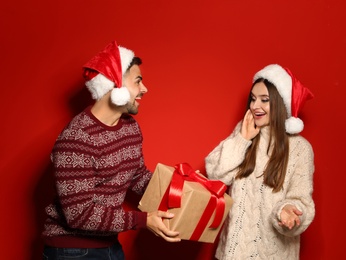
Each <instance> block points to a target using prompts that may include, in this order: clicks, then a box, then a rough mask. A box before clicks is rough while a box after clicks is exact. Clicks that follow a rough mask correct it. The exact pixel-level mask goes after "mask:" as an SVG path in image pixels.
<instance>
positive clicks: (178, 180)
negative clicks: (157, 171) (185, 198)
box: [159, 163, 227, 241]
mask: <svg viewBox="0 0 346 260" xmlns="http://www.w3.org/2000/svg"><path fill="white" fill-rule="evenodd" d="M174 168H175V170H174V172H173V176H172V180H171V184H170V186H169V187H168V188H167V190H166V192H165V194H164V196H163V198H162V199H161V203H160V205H159V210H162V211H167V210H168V209H169V208H180V206H181V197H182V193H183V186H184V181H191V182H198V183H200V184H202V185H203V186H204V187H205V188H206V189H207V190H208V191H209V192H210V193H211V197H210V199H209V202H208V204H207V206H206V208H205V210H204V212H203V214H202V216H201V218H200V220H199V222H198V224H197V226H196V228H195V230H194V232H193V234H192V235H191V237H190V239H191V240H196V241H197V240H198V239H199V238H200V236H201V235H202V233H203V231H204V229H205V227H206V226H207V225H208V222H209V219H210V218H211V216H212V215H213V212H214V211H215V217H214V220H213V222H212V224H211V225H210V226H209V228H217V227H218V226H219V225H220V224H221V221H222V218H223V215H224V212H225V200H224V197H223V195H224V193H225V191H226V188H227V187H226V185H225V184H224V183H223V182H221V181H218V180H208V179H206V178H203V177H202V176H200V175H198V174H197V173H196V172H195V171H194V170H193V169H192V167H191V166H190V165H189V164H187V163H181V164H177V165H175V167H174Z"/></svg>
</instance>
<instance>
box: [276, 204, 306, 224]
mask: <svg viewBox="0 0 346 260" xmlns="http://www.w3.org/2000/svg"><path fill="white" fill-rule="evenodd" d="M301 215H303V212H301V211H300V210H298V209H297V208H296V207H295V206H293V205H290V204H288V205H286V206H285V207H284V208H283V209H282V211H281V214H280V222H279V225H280V226H285V227H287V228H288V229H292V228H294V227H295V226H296V225H297V226H299V225H300V218H299V216H301Z"/></svg>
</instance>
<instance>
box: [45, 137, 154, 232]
mask: <svg viewBox="0 0 346 260" xmlns="http://www.w3.org/2000/svg"><path fill="white" fill-rule="evenodd" d="M82 134H84V135H85V133H82V132H81V134H80V136H82ZM84 139H85V140H87V138H86V135H85V138H84ZM85 140H83V139H81V138H74V139H72V138H66V139H64V138H62V139H60V140H57V142H56V144H55V147H54V149H53V152H52V156H51V157H52V161H53V164H54V168H55V183H56V188H57V192H58V200H59V205H60V206H59V208H60V209H59V210H61V213H62V214H63V216H64V222H65V226H66V228H72V229H74V230H80V231H81V232H93V233H95V232H96V233H98V232H99V233H102V234H104V233H119V232H122V231H126V230H131V229H136V228H139V227H144V226H146V213H143V212H139V211H131V210H124V208H123V202H124V200H125V196H126V191H127V189H128V186H129V183H130V182H131V178H132V177H131V176H128V173H127V172H119V174H117V175H115V177H112V179H107V175H110V174H111V173H112V171H114V168H112V161H111V160H110V161H109V162H108V161H107V158H102V160H100V159H98V158H97V155H95V154H94V153H93V152H92V150H93V149H92V148H91V147H90V143H88V142H87V141H85ZM105 164H107V165H111V166H109V168H107V167H104V166H103V165H105ZM102 167H104V168H102ZM101 168H102V169H103V173H102V174H101V173H100V171H99V169H101ZM113 176H114V175H113ZM146 178H148V176H147V175H146ZM142 183H144V181H142Z"/></svg>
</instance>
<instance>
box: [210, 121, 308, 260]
mask: <svg viewBox="0 0 346 260" xmlns="http://www.w3.org/2000/svg"><path fill="white" fill-rule="evenodd" d="M240 126H241V125H240V123H239V124H238V125H237V127H236V129H235V130H234V132H233V133H232V134H231V135H230V136H229V137H228V138H226V139H225V140H223V141H222V142H221V143H220V144H219V145H218V146H217V147H216V148H215V149H214V150H213V151H212V152H211V153H210V154H209V155H208V156H207V158H206V170H207V174H208V176H209V178H211V179H219V180H221V181H223V182H224V183H225V184H226V185H231V189H230V195H231V196H232V198H233V199H234V204H233V206H232V209H231V211H230V214H229V216H228V219H227V220H226V222H225V225H224V227H223V230H222V233H221V235H220V240H219V244H218V247H217V251H216V257H217V258H218V259H223V260H226V259H239V260H244V259H266V260H267V259H278V260H282V259H289V260H292V259H299V247H300V234H301V233H302V232H303V231H304V230H306V228H307V227H308V226H309V225H310V223H311V222H312V220H313V218H314V215H315V205H314V202H313V200H312V191H313V172H314V154H313V150H312V147H311V145H310V144H309V143H308V141H307V140H306V139H304V138H303V137H302V136H299V135H297V136H291V137H290V138H289V161H288V168H287V172H286V178H285V181H284V185H283V189H282V190H281V191H279V192H277V193H273V192H272V188H270V187H268V186H266V185H264V184H263V171H264V169H265V166H266V163H267V162H268V159H269V156H268V155H267V148H268V145H269V127H265V128H262V129H261V132H260V143H259V150H258V152H257V159H256V167H255V170H254V172H253V173H252V174H251V175H250V176H249V177H247V178H242V179H240V180H239V179H237V180H235V174H236V173H237V166H239V165H240V163H241V162H242V161H243V160H244V158H245V152H246V150H247V148H248V147H249V146H250V144H251V141H248V140H246V139H244V138H243V137H242V136H241V134H240ZM286 204H292V205H295V206H296V207H297V208H298V209H299V210H301V211H302V212H303V215H302V216H300V219H301V225H300V226H299V227H294V228H293V229H292V230H289V229H287V228H285V227H280V226H279V225H278V217H279V216H280V212H281V210H282V208H283V207H284V206H285V205H286Z"/></svg>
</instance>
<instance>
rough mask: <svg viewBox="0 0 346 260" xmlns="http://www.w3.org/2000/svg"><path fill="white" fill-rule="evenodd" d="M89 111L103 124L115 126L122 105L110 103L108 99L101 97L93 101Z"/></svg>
mask: <svg viewBox="0 0 346 260" xmlns="http://www.w3.org/2000/svg"><path fill="white" fill-rule="evenodd" d="M91 113H92V114H93V115H94V116H95V117H96V118H97V119H98V120H100V121H101V122H102V123H103V124H105V125H108V126H115V125H117V124H118V122H119V119H120V117H121V115H122V113H123V112H122V107H117V106H114V105H112V104H110V101H109V99H106V98H105V97H103V98H101V99H100V100H98V101H96V102H95V104H94V105H93V106H92V108H91Z"/></svg>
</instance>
